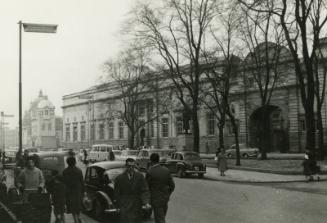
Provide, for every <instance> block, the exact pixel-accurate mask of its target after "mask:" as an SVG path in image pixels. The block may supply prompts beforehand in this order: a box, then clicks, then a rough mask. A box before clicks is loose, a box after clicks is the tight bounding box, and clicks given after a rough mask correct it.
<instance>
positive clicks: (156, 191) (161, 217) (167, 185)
mask: <svg viewBox="0 0 327 223" xmlns="http://www.w3.org/2000/svg"><path fill="white" fill-rule="evenodd" d="M150 160H151V164H152V166H151V167H150V169H149V171H148V173H147V176H146V179H147V182H148V185H149V188H150V192H151V205H152V208H153V211H154V219H155V222H156V223H165V222H166V221H165V217H166V214H167V210H168V201H169V197H170V195H171V193H172V192H173V191H174V189H175V183H174V180H173V178H172V176H171V175H170V172H169V170H168V169H167V168H166V167H163V166H161V165H160V164H159V155H158V154H157V153H153V154H151V156H150Z"/></svg>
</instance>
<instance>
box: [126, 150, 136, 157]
mask: <svg viewBox="0 0 327 223" xmlns="http://www.w3.org/2000/svg"><path fill="white" fill-rule="evenodd" d="M126 154H127V155H130V156H137V154H139V151H138V150H135V151H132V150H127V153H126Z"/></svg>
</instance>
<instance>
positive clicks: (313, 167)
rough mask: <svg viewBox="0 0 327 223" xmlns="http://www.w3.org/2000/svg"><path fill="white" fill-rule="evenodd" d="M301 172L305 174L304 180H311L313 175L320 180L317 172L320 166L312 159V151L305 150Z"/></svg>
mask: <svg viewBox="0 0 327 223" xmlns="http://www.w3.org/2000/svg"><path fill="white" fill-rule="evenodd" d="M302 165H303V174H304V176H305V179H306V182H309V181H313V180H314V176H315V177H316V178H317V180H318V181H319V180H320V176H319V172H320V167H319V166H318V165H317V162H316V160H315V159H314V157H313V155H312V153H311V152H310V151H308V150H307V151H306V153H305V155H304V160H303V163H302Z"/></svg>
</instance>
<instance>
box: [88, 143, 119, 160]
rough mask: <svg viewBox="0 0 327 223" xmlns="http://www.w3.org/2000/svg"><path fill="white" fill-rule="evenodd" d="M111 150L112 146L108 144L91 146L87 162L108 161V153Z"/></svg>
mask: <svg viewBox="0 0 327 223" xmlns="http://www.w3.org/2000/svg"><path fill="white" fill-rule="evenodd" d="M113 148H114V147H113V145H108V144H98V145H93V146H92V149H91V151H90V155H89V156H88V160H89V161H91V162H98V161H104V160H109V152H110V151H113Z"/></svg>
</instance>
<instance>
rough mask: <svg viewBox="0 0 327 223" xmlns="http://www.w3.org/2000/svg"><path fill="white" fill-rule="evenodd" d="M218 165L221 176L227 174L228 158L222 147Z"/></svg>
mask: <svg viewBox="0 0 327 223" xmlns="http://www.w3.org/2000/svg"><path fill="white" fill-rule="evenodd" d="M217 167H218V170H219V171H220V176H225V171H226V170H227V159H226V155H225V150H224V149H222V150H221V151H220V153H219V154H218V156H217Z"/></svg>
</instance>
